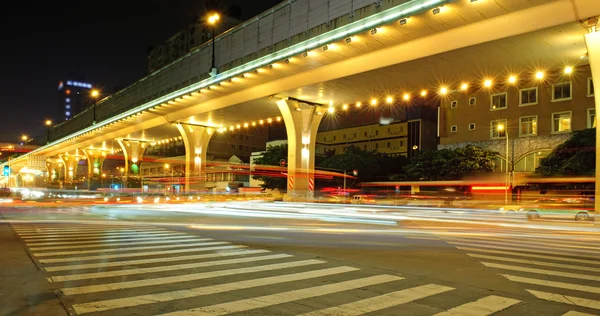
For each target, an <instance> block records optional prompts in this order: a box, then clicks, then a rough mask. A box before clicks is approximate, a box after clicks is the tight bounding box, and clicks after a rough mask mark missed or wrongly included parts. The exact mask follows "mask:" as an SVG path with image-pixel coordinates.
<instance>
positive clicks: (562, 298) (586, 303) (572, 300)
mask: <svg viewBox="0 0 600 316" xmlns="http://www.w3.org/2000/svg"><path fill="white" fill-rule="evenodd" d="M527 292H529V293H531V294H533V295H534V296H535V297H537V298H539V299H542V300H546V301H551V302H558V303H563V304H569V305H575V306H581V307H587V308H593V309H600V301H596V300H590V299H587V298H582V297H575V296H567V295H562V294H556V293H548V292H542V291H534V290H527Z"/></svg>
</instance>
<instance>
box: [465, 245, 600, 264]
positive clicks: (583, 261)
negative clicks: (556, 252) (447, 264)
mask: <svg viewBox="0 0 600 316" xmlns="http://www.w3.org/2000/svg"><path fill="white" fill-rule="evenodd" d="M495 248H496V247H495ZM456 249H458V250H464V251H475V252H484V253H495V254H500V255H509V256H519V257H529V258H538V259H549V260H555V261H567V262H577V263H586V264H598V265H600V262H599V261H596V260H584V259H572V258H562V257H557V256H544V255H534V254H531V253H522V252H512V251H502V250H489V249H483V248H474V247H460V246H457V247H456Z"/></svg>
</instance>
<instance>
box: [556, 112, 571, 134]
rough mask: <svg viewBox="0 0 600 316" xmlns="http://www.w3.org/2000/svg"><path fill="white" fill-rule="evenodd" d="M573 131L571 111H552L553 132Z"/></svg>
mask: <svg viewBox="0 0 600 316" xmlns="http://www.w3.org/2000/svg"><path fill="white" fill-rule="evenodd" d="M570 131H571V111H565V112H557V113H552V132H553V133H565V132H570Z"/></svg>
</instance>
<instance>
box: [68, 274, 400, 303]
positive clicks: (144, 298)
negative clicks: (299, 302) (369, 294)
mask: <svg viewBox="0 0 600 316" xmlns="http://www.w3.org/2000/svg"><path fill="white" fill-rule="evenodd" d="M357 270H359V269H358V268H354V267H347V266H342V267H335V268H327V269H321V270H312V271H307V272H298V273H293V274H284V275H278V276H272V277H266V278H260V279H252V280H245V281H238V282H231V283H224V284H216V285H210V286H203V287H197V288H191V289H185V290H178V291H171V292H163V293H156V294H147V295H140V296H133V297H124V298H117V299H111V300H105V301H95V302H89V303H82V304H74V305H73V309H74V310H75V311H76V312H77V313H78V314H86V313H91V312H101V311H107V310H111V309H117V308H125V307H134V306H140V305H146V304H153V303H159V302H168V301H173V300H180V299H185V298H195V297H199V296H204V295H211V294H217V293H224V292H229V291H235V290H243V289H250V288H255V287H260V286H268V285H274V284H281V283H286V282H293V281H300V280H308V279H314V278H320V277H325V276H330V275H335V274H342V273H347V272H352V271H357ZM394 278H396V279H398V280H402V279H403V278H401V277H394ZM367 279H368V278H367ZM380 279H381V278H378V279H377V280H378V281H379V280H380ZM396 279H393V280H396ZM361 280H364V279H361ZM358 283H361V282H358ZM362 283H364V284H363V285H361V286H358V287H362V286H367V285H370V283H368V282H366V281H365V282H362ZM380 283H383V282H380ZM338 284H339V283H338ZM312 289H314V288H312ZM348 289H349V288H348ZM341 291H343V290H342V289H339V290H338V292H341ZM287 293H289V292H287ZM282 303H283V302H282Z"/></svg>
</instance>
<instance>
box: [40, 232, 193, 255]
mask: <svg viewBox="0 0 600 316" xmlns="http://www.w3.org/2000/svg"><path fill="white" fill-rule="evenodd" d="M155 239H159V240H158V241H146V240H155ZM173 239H175V240H177V242H185V241H197V240H198V238H196V237H190V236H189V235H185V236H167V237H156V238H136V239H129V240H128V241H127V242H122V241H121V242H115V243H110V244H109V243H108V242H106V243H105V242H103V243H96V244H92V245H80V246H51V247H30V248H29V250H31V251H47V250H60V249H73V248H102V247H116V246H131V245H132V244H135V245H147V244H163V243H166V242H172V240H173ZM138 240H142V241H141V242H135V243H132V241H138ZM115 241H119V240H118V239H117V240H115ZM121 251H127V249H125V248H123V249H121Z"/></svg>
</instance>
